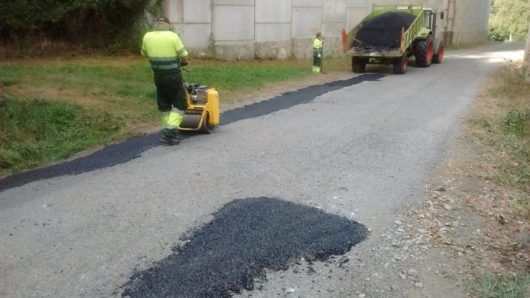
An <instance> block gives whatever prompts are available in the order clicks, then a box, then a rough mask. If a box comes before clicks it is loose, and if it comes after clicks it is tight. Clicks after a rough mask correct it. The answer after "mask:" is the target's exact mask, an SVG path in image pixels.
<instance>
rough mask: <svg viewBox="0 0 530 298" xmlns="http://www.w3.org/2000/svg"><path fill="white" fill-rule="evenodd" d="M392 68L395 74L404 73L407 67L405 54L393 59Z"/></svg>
mask: <svg viewBox="0 0 530 298" xmlns="http://www.w3.org/2000/svg"><path fill="white" fill-rule="evenodd" d="M393 66H394V67H393V69H394V73H395V74H404V73H406V72H407V68H408V67H409V61H408V58H407V56H403V57H401V58H397V59H395V60H394V61H393Z"/></svg>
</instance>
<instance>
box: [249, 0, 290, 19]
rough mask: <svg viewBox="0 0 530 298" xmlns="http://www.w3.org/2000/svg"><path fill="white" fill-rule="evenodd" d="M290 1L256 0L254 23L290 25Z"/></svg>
mask: <svg viewBox="0 0 530 298" xmlns="http://www.w3.org/2000/svg"><path fill="white" fill-rule="evenodd" d="M291 7H292V2H291V0H256V23H290V22H291Z"/></svg>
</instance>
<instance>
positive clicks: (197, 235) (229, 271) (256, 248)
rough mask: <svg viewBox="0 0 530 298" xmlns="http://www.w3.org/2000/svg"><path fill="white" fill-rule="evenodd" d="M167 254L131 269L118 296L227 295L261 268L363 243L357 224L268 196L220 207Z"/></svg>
mask: <svg viewBox="0 0 530 298" xmlns="http://www.w3.org/2000/svg"><path fill="white" fill-rule="evenodd" d="M213 215H214V218H213V219H212V221H210V222H209V223H207V224H205V225H204V226H202V227H201V228H200V229H197V230H195V231H193V232H191V234H190V235H189V236H188V237H187V238H185V239H181V240H184V242H185V244H183V245H182V246H179V247H176V248H174V250H173V253H172V254H171V255H170V256H168V257H167V258H165V259H163V260H161V261H159V262H156V263H155V264H153V266H152V267H151V268H148V269H146V270H145V271H140V272H136V273H134V274H133V276H132V277H131V279H130V280H129V281H128V282H127V283H126V284H125V285H124V286H123V292H122V296H123V297H230V296H232V295H233V294H234V293H240V292H241V290H243V289H245V290H253V289H254V281H255V280H256V279H258V278H259V279H265V272H266V271H265V270H266V269H269V270H285V269H287V268H288V267H289V266H290V265H291V264H293V263H295V262H297V261H299V260H300V259H301V258H305V259H306V260H309V261H325V260H327V259H329V258H330V257H331V256H334V255H341V254H344V253H345V252H347V251H348V250H350V249H351V248H352V247H353V246H354V245H356V244H358V243H360V242H361V241H363V240H364V239H365V238H366V236H367V229H366V228H365V227H364V226H363V225H362V224H360V223H357V222H355V221H352V220H349V219H347V218H344V217H341V216H338V215H334V214H329V213H326V212H324V211H322V210H320V209H317V208H313V207H308V206H304V205H299V204H295V203H291V202H287V201H284V200H280V199H274V198H265V197H261V198H249V199H239V200H235V201H232V202H231V203H228V204H227V205H225V206H224V207H223V208H222V209H221V210H219V211H218V212H217V213H215V214H213Z"/></svg>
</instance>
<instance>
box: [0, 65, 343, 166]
mask: <svg viewBox="0 0 530 298" xmlns="http://www.w3.org/2000/svg"><path fill="white" fill-rule="evenodd" d="M328 62H329V63H328ZM326 63H328V64H326V66H327V68H326V69H327V71H328V72H330V71H334V70H340V71H343V70H344V69H348V67H349V63H347V62H346V61H344V59H327V60H326ZM187 69H189V72H184V73H183V76H184V79H185V80H186V81H188V82H196V83H202V84H206V85H209V86H212V87H215V88H217V89H218V90H219V93H220V96H221V103H222V104H227V103H232V102H237V101H238V99H237V98H236V95H237V94H241V92H247V91H255V90H256V89H260V88H267V87H268V86H273V85H274V83H276V82H280V81H285V80H292V79H298V78H303V77H306V76H310V75H311V62H310V61H309V60H287V61H277V60H258V61H234V62H222V61H214V60H200V59H199V60H192V64H191V66H190V67H188V68H187ZM0 101H1V103H0V121H1V122H0V176H1V175H6V174H10V173H14V172H17V171H20V170H23V169H28V168H31V167H35V166H39V165H42V164H46V163H49V162H52V161H56V160H60V159H63V158H65V157H68V156H71V155H72V154H74V153H76V152H79V151H81V150H83V149H87V148H90V147H93V146H96V145H100V144H105V143H108V142H111V141H114V140H118V139H123V138H126V137H128V136H131V135H135V134H139V133H142V131H146V130H148V128H149V127H153V126H157V125H158V124H159V119H158V117H159V116H158V112H157V110H156V91H155V86H154V84H153V77H152V71H151V68H150V66H149V63H148V61H147V60H146V59H144V58H141V57H91V58H72V59H60V58H59V59H38V60H15V61H3V62H0Z"/></svg>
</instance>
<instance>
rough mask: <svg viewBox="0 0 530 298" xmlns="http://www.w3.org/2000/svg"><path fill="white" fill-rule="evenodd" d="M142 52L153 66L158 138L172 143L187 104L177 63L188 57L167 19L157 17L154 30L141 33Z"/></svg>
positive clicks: (175, 137)
mask: <svg viewBox="0 0 530 298" xmlns="http://www.w3.org/2000/svg"><path fill="white" fill-rule="evenodd" d="M142 55H143V56H147V57H148V58H149V62H150V63H151V68H152V69H153V74H154V81H155V86H156V102H157V105H158V110H159V111H160V113H161V114H162V122H163V129H162V138H161V139H160V142H161V143H163V144H166V145H176V144H178V143H179V141H180V139H181V138H180V136H179V132H178V128H179V125H180V123H181V122H182V119H183V118H184V116H183V115H184V111H185V110H186V106H187V104H186V90H185V88H184V84H183V81H182V73H181V69H180V67H181V66H186V65H188V64H189V61H188V52H187V51H186V49H185V48H184V44H183V43H182V41H181V40H180V37H179V36H178V35H177V34H176V33H175V32H173V31H171V25H170V23H169V20H168V19H166V18H158V19H157V20H156V22H155V24H154V31H151V32H148V33H146V34H145V35H144V38H143V42H142Z"/></svg>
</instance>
